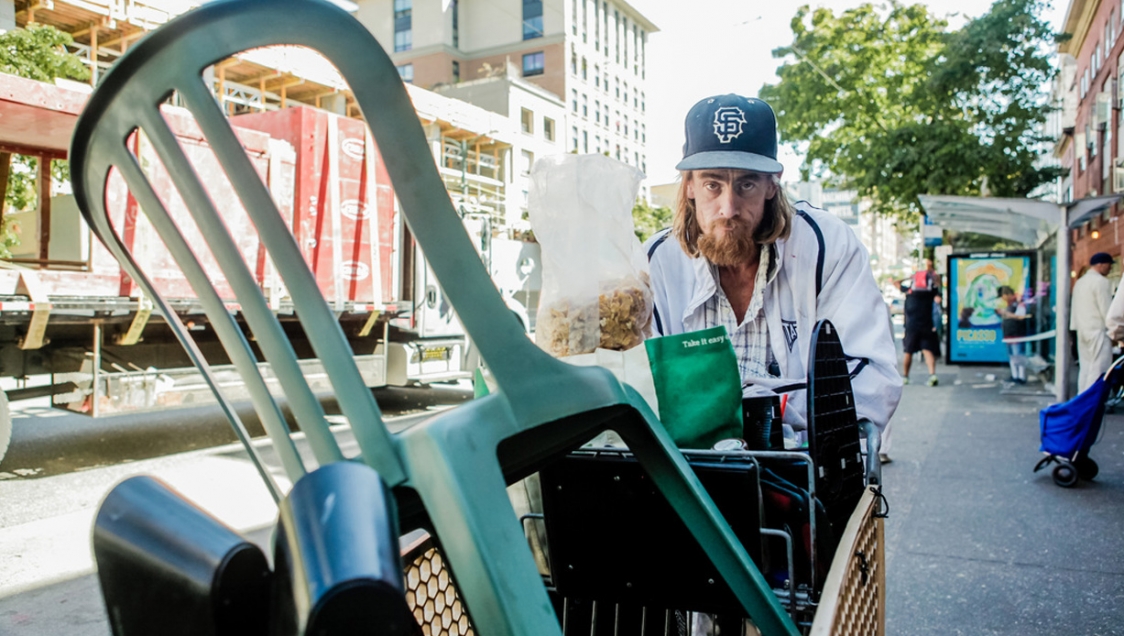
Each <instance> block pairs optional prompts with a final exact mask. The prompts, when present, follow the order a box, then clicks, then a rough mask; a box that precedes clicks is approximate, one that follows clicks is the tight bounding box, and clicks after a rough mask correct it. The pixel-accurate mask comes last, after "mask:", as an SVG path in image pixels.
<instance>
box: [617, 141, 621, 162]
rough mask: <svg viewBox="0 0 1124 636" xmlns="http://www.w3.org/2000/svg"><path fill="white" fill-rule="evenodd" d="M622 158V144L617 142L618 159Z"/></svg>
mask: <svg viewBox="0 0 1124 636" xmlns="http://www.w3.org/2000/svg"><path fill="white" fill-rule="evenodd" d="M620 160H621V145H620V144H617V161H620Z"/></svg>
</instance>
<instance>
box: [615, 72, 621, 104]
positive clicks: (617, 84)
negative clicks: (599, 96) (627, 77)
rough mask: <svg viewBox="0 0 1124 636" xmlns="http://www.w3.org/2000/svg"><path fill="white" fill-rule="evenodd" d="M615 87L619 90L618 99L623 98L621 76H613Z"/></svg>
mask: <svg viewBox="0 0 1124 636" xmlns="http://www.w3.org/2000/svg"><path fill="white" fill-rule="evenodd" d="M613 87H614V88H616V90H617V99H620V98H621V78H619V77H614V78H613Z"/></svg>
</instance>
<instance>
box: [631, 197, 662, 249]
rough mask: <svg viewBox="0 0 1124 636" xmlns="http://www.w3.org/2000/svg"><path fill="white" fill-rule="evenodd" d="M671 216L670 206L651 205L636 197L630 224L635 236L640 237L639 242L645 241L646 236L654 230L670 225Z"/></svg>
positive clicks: (657, 230) (654, 231) (653, 232)
mask: <svg viewBox="0 0 1124 636" xmlns="http://www.w3.org/2000/svg"><path fill="white" fill-rule="evenodd" d="M671 217H672V212H671V208H668V207H664V206H657V207H652V206H651V205H648V203H647V202H646V201H644V200H641V199H638V200H637V201H636V204H635V205H633V206H632V224H633V226H634V231H635V232H636V237H637V238H639V239H640V242H641V243H643V242H644V241H647V240H648V237H650V236H651V235H653V234H655V233H656V232H659V231H660V230H662V229H664V228H666V227H671Z"/></svg>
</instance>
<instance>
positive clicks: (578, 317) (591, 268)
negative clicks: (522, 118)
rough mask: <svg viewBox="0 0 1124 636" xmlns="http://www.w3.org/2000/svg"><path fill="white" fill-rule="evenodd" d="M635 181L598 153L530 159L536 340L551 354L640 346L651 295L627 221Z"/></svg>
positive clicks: (633, 173)
mask: <svg viewBox="0 0 1124 636" xmlns="http://www.w3.org/2000/svg"><path fill="white" fill-rule="evenodd" d="M642 178H643V174H642V173H640V171H638V170H636V169H635V168H633V167H631V166H628V165H626V164H624V163H621V162H619V161H616V160H613V159H610V158H608V157H605V156H603V155H558V156H553V157H543V158H541V159H539V160H538V161H536V162H535V165H534V167H533V168H532V170H531V189H530V196H529V206H528V207H529V208H530V219H531V225H532V227H533V228H534V230H535V237H536V238H537V239H538V241H539V243H540V244H541V245H542V259H543V290H542V296H541V300H540V303H539V312H538V317H537V320H536V325H535V340H536V341H537V342H538V344H539V346H540V347H542V348H543V349H545V350H546V351H547V352H549V353H551V354H552V355H555V356H571V355H578V354H583V353H591V352H593V351H594V350H595V349H598V348H601V349H611V350H615V351H625V350H627V349H631V348H632V347H635V346H636V345H638V344H640V343H641V342H643V341H644V334H645V333H646V332H647V331H648V328H649V325H650V323H651V320H652V291H651V285H650V280H649V278H648V262H647V259H646V258H645V257H644V252H643V249H642V248H641V246H640V241H639V240H638V239H637V238H636V234H635V233H634V231H633V224H632V206H633V202H634V201H635V199H636V192H637V189H638V187H639V185H640V180H641V179H642Z"/></svg>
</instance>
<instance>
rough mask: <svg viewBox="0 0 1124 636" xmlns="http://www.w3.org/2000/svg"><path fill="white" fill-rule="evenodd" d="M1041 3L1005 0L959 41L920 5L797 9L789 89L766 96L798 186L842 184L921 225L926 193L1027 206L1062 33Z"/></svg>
mask: <svg viewBox="0 0 1124 636" xmlns="http://www.w3.org/2000/svg"><path fill="white" fill-rule="evenodd" d="M1043 9H1044V2H1043V0H997V1H996V2H995V4H993V5H992V7H991V9H990V11H989V12H988V13H987V14H985V15H983V16H981V17H979V18H977V19H975V20H972V21H970V22H968V23H967V24H966V25H965V26H964V27H963V28H962V29H960V30H958V31H951V32H950V31H949V30H948V25H947V23H946V22H945V21H943V20H941V19H938V18H936V17H934V16H933V15H931V14H930V13H929V12H928V10H927V9H926V8H925V7H924V6H922V5H913V6H904V5H902V4H901V3H899V2H897V1H896V0H892V1H891V2H890V3H889V5H886V6H878V7H876V6H874V5H872V4H864V5H861V6H859V7H857V8H854V9H850V10H847V11H844V12H842V13H840V14H838V15H836V14H835V13H833V12H832V11H831V10H828V9H822V8H821V9H815V10H814V11H813V10H810V9H809V8H808V7H807V6H805V7H801V8H800V9H799V10H798V11H797V12H796V15H795V17H794V18H793V19H792V30H793V34H794V39H793V42H792V44H791V45H789V46H785V47H781V48H778V49H776V50H775V51H774V52H773V55H774V56H775V57H777V58H782V59H785V60H786V61H785V63H784V64H783V65H782V66H781V67H780V69H778V71H777V74H778V76H779V77H780V82H778V83H777V84H775V85H767V86H765V87H764V88H763V89H762V90H761V93H760V96H761V98H762V99H764V100H766V101H768V102H769V103H770V104H772V106H773V108H774V109H775V110H776V111H777V119H778V125H779V128H780V134H781V138H782V139H783V140H784V142H786V143H789V144H793V145H799V146H806V159H805V163H804V165H803V166H802V167H801V175H802V177H803V178H805V179H808V178H824V177H828V176H834V177H837V178H839V179H840V180H841V181H842V182H843V184H844V185H845V186H846V187H851V188H854V189H856V190H858V192H859V194H860V196H864V197H868V198H869V199H870V200H871V202H872V209H873V211H875V212H876V213H880V214H889V215H892V216H894V217H895V218H896V219H897V220H899V221H901V222H902V223H903V225H915V224H916V222H917V219H918V218H919V216H920V214H921V213H922V210H921V208H920V204H919V202H918V199H917V196H918V195H920V194H952V195H979V194H980V186H981V184H983V183H984V179H985V178H986V180H987V181H986V183H987V187H988V189H989V191H990V194H991V195H992V196H1004V197H1006V196H1025V195H1027V194H1029V193H1030V192H1031V191H1033V190H1034V189H1035V188H1036V187H1038V186H1039V185H1041V184H1042V183H1045V182H1047V181H1049V180H1051V179H1053V178H1054V177H1055V176H1056V172H1055V171H1053V170H1050V169H1042V168H1038V167H1036V166H1035V165H1034V163H1035V160H1036V159H1037V157H1038V156H1039V154H1040V153H1041V152H1042V145H1041V143H1042V141H1043V139H1041V138H1040V137H1039V136H1038V135H1039V132H1038V131H1039V130H1040V125H1041V124H1042V123H1043V122H1044V121H1045V118H1046V115H1047V113H1048V112H1049V108H1048V105H1047V95H1046V94H1045V92H1044V90H1043V88H1044V86H1045V84H1046V80H1048V79H1049V78H1050V77H1051V73H1052V70H1051V69H1052V67H1051V65H1050V60H1049V49H1048V47H1049V45H1050V44H1052V43H1053V42H1054V38H1055V35H1054V34H1053V32H1052V31H1051V30H1050V28H1049V25H1048V24H1047V23H1046V22H1045V21H1043V20H1042V18H1041V17H1040V16H1041V14H1042V11H1043Z"/></svg>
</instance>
